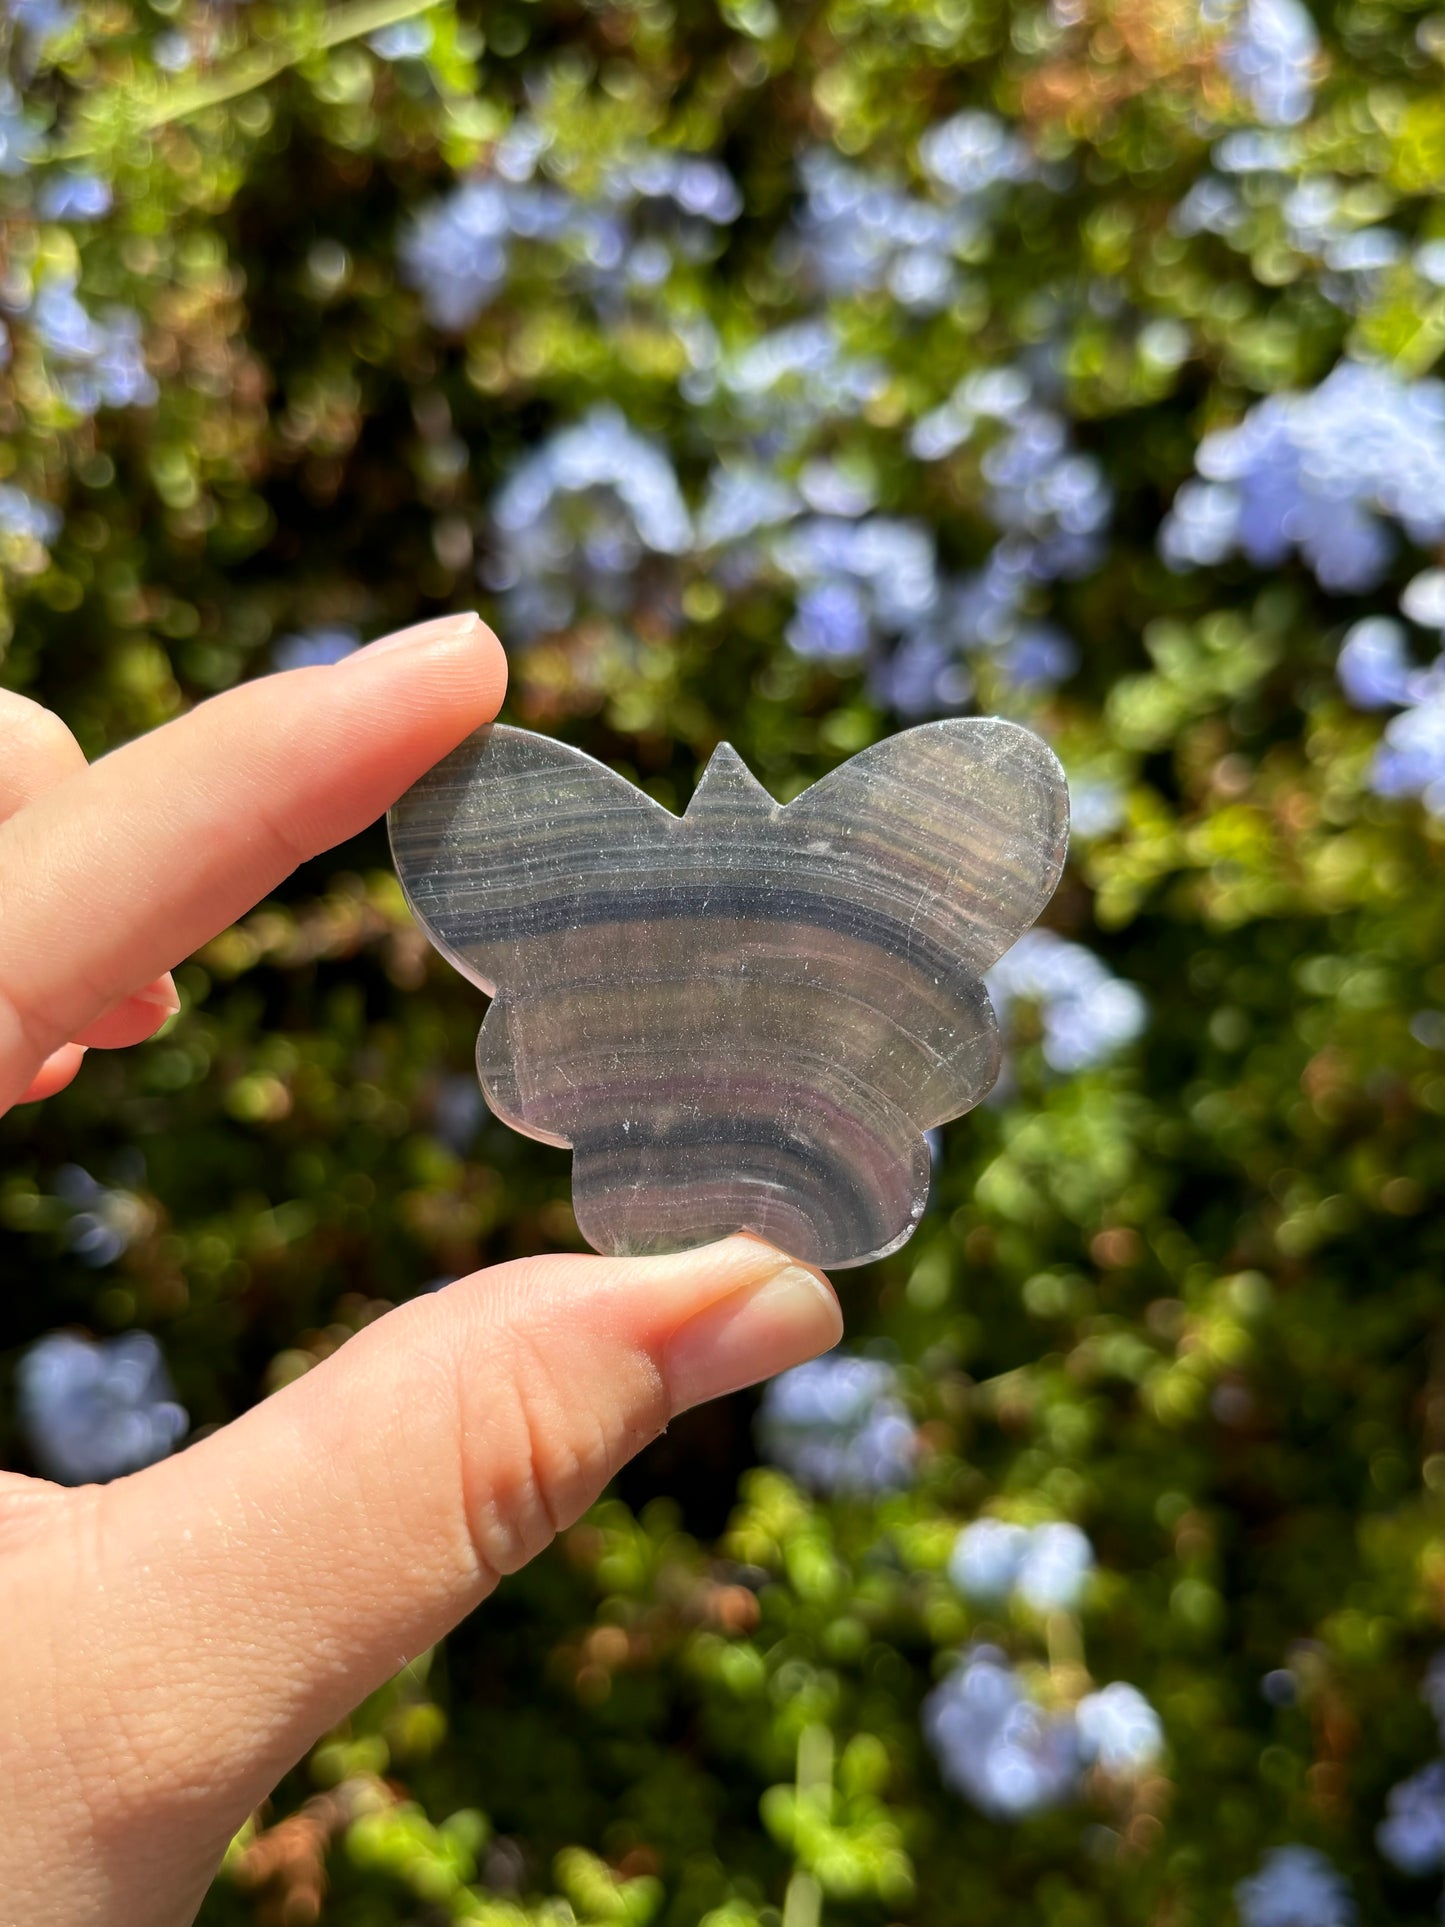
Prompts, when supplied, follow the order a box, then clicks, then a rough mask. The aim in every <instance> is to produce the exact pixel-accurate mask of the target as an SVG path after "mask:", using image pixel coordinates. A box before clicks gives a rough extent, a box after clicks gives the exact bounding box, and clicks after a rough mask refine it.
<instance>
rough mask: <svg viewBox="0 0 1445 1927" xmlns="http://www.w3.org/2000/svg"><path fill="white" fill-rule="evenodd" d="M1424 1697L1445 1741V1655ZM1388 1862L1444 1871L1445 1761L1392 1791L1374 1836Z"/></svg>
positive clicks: (1406, 1869)
mask: <svg viewBox="0 0 1445 1927" xmlns="http://www.w3.org/2000/svg"><path fill="white" fill-rule="evenodd" d="M1421 1698H1422V1699H1423V1700H1424V1701H1425V1703H1426V1705H1427V1706H1429V1708H1430V1710H1431V1712H1432V1713H1434V1715H1435V1722H1436V1725H1437V1726H1438V1727H1439V1729H1440V1735H1441V1739H1442V1741H1445V1655H1439V1654H1437V1656H1436V1657H1435V1659H1434V1660H1433V1661H1432V1663H1431V1665H1430V1668H1429V1671H1428V1672H1427V1673H1426V1675H1425V1683H1424V1686H1423V1687H1422V1689H1421ZM1375 1839H1376V1843H1377V1844H1378V1846H1379V1849H1380V1852H1381V1853H1382V1854H1384V1856H1385V1858H1386V1859H1387V1860H1388V1861H1389V1862H1390V1863H1391V1865H1392V1866H1396V1867H1398V1868H1399V1869H1400V1871H1401V1873H1406V1874H1415V1875H1422V1874H1430V1873H1439V1872H1441V1871H1442V1869H1445V1759H1439V1760H1432V1761H1431V1762H1430V1764H1429V1765H1428V1766H1425V1767H1422V1768H1421V1770H1420V1771H1419V1772H1418V1773H1414V1774H1411V1776H1410V1778H1409V1779H1407V1780H1402V1781H1401V1782H1400V1784H1399V1785H1398V1786H1395V1787H1392V1788H1391V1789H1390V1796H1389V1801H1388V1803H1387V1809H1386V1814H1385V1818H1384V1819H1383V1820H1382V1821H1381V1822H1380V1825H1379V1827H1378V1828H1377V1829H1376V1832H1375Z"/></svg>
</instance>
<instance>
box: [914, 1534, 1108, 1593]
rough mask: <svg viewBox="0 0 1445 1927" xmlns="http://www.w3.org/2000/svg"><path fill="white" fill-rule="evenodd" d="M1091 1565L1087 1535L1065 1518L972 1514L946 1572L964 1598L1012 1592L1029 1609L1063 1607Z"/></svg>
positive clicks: (1080, 1586) (1081, 1584)
mask: <svg viewBox="0 0 1445 1927" xmlns="http://www.w3.org/2000/svg"><path fill="white" fill-rule="evenodd" d="M1093 1566H1094V1548H1093V1547H1092V1546H1091V1545H1090V1543H1089V1540H1088V1537H1087V1535H1086V1534H1085V1533H1083V1532H1081V1531H1080V1530H1079V1528H1078V1527H1077V1526H1075V1525H1070V1524H1068V1523H1067V1522H1065V1521H1059V1520H1054V1521H1050V1522H1048V1523H1047V1524H1044V1525H1038V1526H1032V1527H1029V1526H1016V1525H1009V1524H1006V1523H1005V1521H1003V1520H1002V1519H975V1520H974V1522H973V1524H972V1525H969V1526H965V1527H964V1529H963V1531H962V1532H961V1533H959V1535H958V1538H957V1540H956V1541H955V1542H954V1547H953V1552H952V1554H951V1555H950V1557H949V1561H948V1576H949V1578H950V1579H951V1580H952V1581H953V1583H954V1585H955V1586H957V1587H958V1590H959V1591H960V1592H961V1593H962V1594H963V1595H964V1596H965V1598H968V1599H974V1600H979V1601H984V1602H988V1603H991V1604H998V1605H1002V1604H1003V1603H1004V1602H1005V1601H1006V1600H1008V1599H1009V1598H1011V1597H1013V1596H1015V1595H1016V1596H1017V1597H1018V1598H1019V1599H1021V1600H1023V1602H1024V1604H1025V1605H1027V1606H1031V1607H1032V1608H1033V1610H1034V1611H1035V1612H1041V1613H1043V1612H1069V1611H1072V1609H1073V1608H1074V1607H1075V1606H1076V1605H1077V1604H1078V1602H1079V1597H1080V1595H1081V1593H1082V1592H1083V1589H1084V1583H1085V1581H1086V1580H1087V1578H1088V1576H1089V1574H1090V1572H1091V1571H1092V1570H1093Z"/></svg>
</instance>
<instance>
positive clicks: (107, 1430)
mask: <svg viewBox="0 0 1445 1927" xmlns="http://www.w3.org/2000/svg"><path fill="white" fill-rule="evenodd" d="M18 1384H19V1403H20V1422H21V1425H22V1427H23V1428H24V1431H25V1436H26V1440H27V1442H28V1444H29V1447H30V1450H31V1453H32V1455H33V1456H34V1459H35V1462H36V1464H37V1465H38V1466H39V1467H40V1469H41V1471H42V1472H44V1474H45V1475H46V1477H47V1478H51V1479H57V1480H59V1482H60V1483H61V1484H62V1485H86V1484H90V1483H92V1482H93V1481H97V1480H104V1479H114V1478H119V1477H120V1476H121V1474H122V1473H125V1472H136V1471H139V1469H140V1468H141V1467H142V1466H145V1465H151V1464H153V1463H154V1462H155V1460H157V1459H163V1458H165V1457H166V1455H167V1454H168V1453H169V1452H170V1451H171V1450H172V1448H173V1447H174V1446H175V1445H176V1443H177V1441H178V1440H180V1439H181V1438H182V1437H183V1436H184V1434H185V1431H186V1426H187V1422H188V1421H187V1418H186V1413H185V1411H184V1410H183V1409H182V1407H181V1406H179V1405H178V1404H177V1403H176V1402H175V1393H174V1390H173V1388H172V1386H171V1382H170V1378H169V1375H168V1374H167V1372H166V1368H165V1361H164V1359H163V1358H162V1356H161V1349H160V1346H159V1345H158V1344H157V1343H156V1341H155V1339H154V1338H152V1337H151V1336H150V1334H149V1333H148V1332H128V1333H127V1334H126V1335H125V1336H124V1337H123V1338H113V1339H109V1340H106V1341H104V1342H102V1343H99V1344H97V1343H93V1342H92V1341H91V1340H89V1339H85V1338H78V1337H75V1336H73V1335H71V1334H70V1333H66V1332H54V1333H52V1334H51V1335H50V1337H48V1338H42V1339H41V1340H40V1341H39V1343H38V1344H36V1345H32V1346H31V1348H30V1350H29V1351H28V1352H27V1353H26V1354H25V1356H24V1357H23V1358H22V1359H21V1361H20V1366H19V1373H18Z"/></svg>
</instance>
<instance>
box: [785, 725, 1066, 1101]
mask: <svg viewBox="0 0 1445 1927" xmlns="http://www.w3.org/2000/svg"><path fill="white" fill-rule="evenodd" d="M780 828H781V829H782V831H783V833H784V834H785V836H786V838H787V842H788V863H789V868H790V875H791V876H792V877H793V879H794V887H795V888H796V889H797V890H798V891H799V892H800V893H803V892H806V891H808V889H809V887H810V882H811V883H812V884H815V886H816V889H817V891H818V893H819V894H820V895H826V896H827V897H828V898H829V899H830V901H831V905H832V907H831V909H830V912H829V915H830V918H831V920H832V923H833V925H834V927H835V929H838V930H840V931H841V932H843V933H844V934H845V935H846V937H847V939H848V940H849V942H850V944H851V945H852V947H853V948H855V949H856V950H857V952H858V954H859V955H860V956H861V957H863V958H865V959H870V960H871V968H872V974H873V982H874V986H875V987H874V990H873V992H872V1001H873V1002H874V1003H875V1004H877V1005H879V1006H881V1007H882V1008H884V1009H887V1010H889V1011H890V1012H891V1013H892V1014H893V1018H894V1024H895V1029H896V1037H895V1041H894V1044H893V1045H892V1046H890V1047H889V1048H888V1049H887V1050H885V1051H883V1052H882V1053H881V1054H880V1056H879V1059H878V1062H877V1066H876V1076H877V1078H878V1079H879V1080H881V1081H883V1082H884V1083H886V1084H887V1085H888V1086H889V1087H890V1088H897V1089H898V1091H899V1095H900V1101H902V1093H903V1089H904V1087H905V1085H906V1086H907V1087H908V1088H909V1090H910V1091H911V1093H912V1095H911V1099H910V1101H909V1102H908V1106H907V1108H908V1109H909V1111H910V1112H911V1114H912V1115H913V1117H914V1118H915V1119H916V1120H917V1121H918V1122H919V1124H920V1126H921V1127H923V1128H928V1127H929V1126H931V1125H933V1124H938V1123H942V1122H943V1121H944V1120H945V1119H946V1118H949V1117H956V1116H958V1115H959V1113H960V1112H961V1111H964V1110H967V1109H969V1108H970V1107H971V1106H972V1105H973V1104H975V1103H977V1102H978V1100H979V1098H980V1097H982V1096H983V1095H984V1093H985V1092H986V1091H987V1090H988V1089H989V1088H990V1086H991V1085H992V1084H993V1082H994V1079H995V1077H996V1076H997V1074H998V1040H997V1027H996V1025H995V1023H994V1018H993V1011H992V1008H991V1007H990V1005H989V1002H988V995H987V992H986V991H985V990H984V988H983V985H982V982H981V978H982V976H983V973H984V971H985V970H987V969H988V968H989V966H990V965H992V964H994V963H996V962H997V961H998V959H999V957H1001V956H1002V955H1003V953H1004V951H1005V950H1007V949H1008V947H1009V945H1010V944H1011V943H1013V941H1014V939H1015V938H1016V937H1018V936H1019V935H1021V934H1022V932H1023V931H1024V930H1026V929H1027V928H1028V926H1029V925H1030V924H1031V923H1032V922H1033V921H1034V919H1035V918H1036V917H1037V916H1038V915H1039V912H1040V911H1041V910H1042V909H1043V908H1044V905H1045V904H1046V903H1047V902H1048V900H1049V898H1050V896H1052V894H1053V892H1054V889H1055V886H1056V885H1057V883H1058V880H1059V876H1060V873H1061V871H1062V869H1063V864H1064V856H1065V853H1066V851H1067V849H1068V788H1067V785H1066V784H1065V781H1064V773H1063V770H1062V769H1061V768H1060V767H1059V763H1058V759H1057V758H1056V757H1055V756H1054V754H1053V752H1052V751H1051V750H1050V749H1049V748H1048V746H1047V745H1046V744H1045V743H1043V742H1041V741H1040V739H1039V738H1038V737H1037V736H1035V735H1034V734H1033V733H1032V732H1031V731H1030V730H1027V729H1023V728H1020V727H1019V725H1018V724H1016V723H1009V722H1003V721H1001V720H999V719H998V718H994V717H969V718H951V719H948V720H945V721H941V722H935V723H924V724H921V725H920V726H919V727H918V728H916V729H909V730H904V731H903V732H902V733H901V734H899V735H897V736H890V737H888V738H887V739H886V740H885V741H883V742H881V743H877V744H875V745H874V746H873V747H872V748H870V749H866V750H863V751H862V752H861V753H860V754H859V755H857V756H854V757H852V758H851V759H850V760H849V761H848V762H846V763H844V764H842V765H841V766H840V767H839V768H838V769H836V770H834V771H832V773H831V774H830V775H828V776H825V777H824V778H823V779H822V780H821V781H820V782H818V783H815V784H814V785H813V787H812V788H811V789H809V790H805V791H804V792H803V794H802V795H801V796H800V797H798V798H797V800H796V801H795V802H793V803H791V804H789V806H788V808H787V809H786V810H785V811H783V813H782V822H781V825H780Z"/></svg>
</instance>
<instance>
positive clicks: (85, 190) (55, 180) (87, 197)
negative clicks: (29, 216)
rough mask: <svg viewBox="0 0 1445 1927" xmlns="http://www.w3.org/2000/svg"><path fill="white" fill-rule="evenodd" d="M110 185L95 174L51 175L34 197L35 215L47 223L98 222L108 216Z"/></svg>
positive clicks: (64, 173)
mask: <svg viewBox="0 0 1445 1927" xmlns="http://www.w3.org/2000/svg"><path fill="white" fill-rule="evenodd" d="M114 198H115V197H114V195H113V194H112V193H111V188H110V183H109V182H108V181H103V180H102V179H101V178H100V176H99V175H98V174H73V173H68V172H62V173H57V174H51V175H49V176H48V177H47V179H45V180H44V181H42V182H41V184H40V191H39V193H38V194H37V195H36V197H35V205H36V210H37V212H38V213H39V214H40V215H41V217H42V219H44V220H47V221H98V220H100V219H101V217H102V216H103V215H106V214H109V212H110V209H111V203H112V201H113V200H114Z"/></svg>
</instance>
